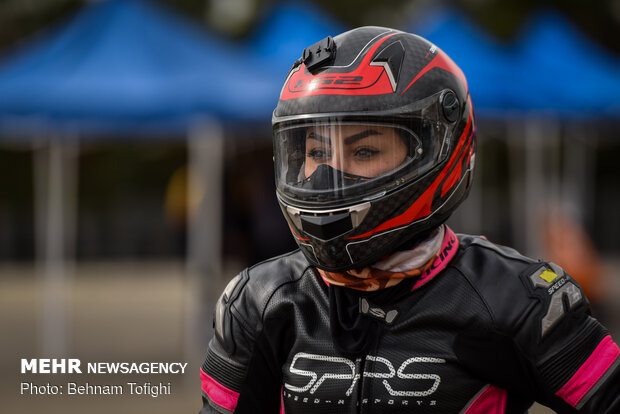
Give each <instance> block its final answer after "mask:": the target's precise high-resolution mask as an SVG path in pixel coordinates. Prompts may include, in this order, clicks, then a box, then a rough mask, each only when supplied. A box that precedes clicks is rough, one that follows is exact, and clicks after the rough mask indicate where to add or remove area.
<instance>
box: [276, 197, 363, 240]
mask: <svg viewBox="0 0 620 414" xmlns="http://www.w3.org/2000/svg"><path fill="white" fill-rule="evenodd" d="M280 201H281V200H280ZM281 202H282V201H281ZM369 210H370V202H364V203H360V204H356V205H353V206H349V207H345V208H338V209H331V210H307V209H301V208H297V207H292V206H289V205H287V206H286V213H287V214H288V216H289V218H290V219H291V221H292V222H293V223H294V224H295V226H296V227H297V228H298V229H300V230H303V231H304V233H305V234H307V235H310V236H312V237H314V238H316V239H318V240H321V241H327V240H331V239H333V238H335V237H338V236H342V235H343V234H345V233H348V232H349V231H351V230H353V229H355V228H357V226H359V225H360V224H361V223H362V221H363V220H364V218H365V217H366V214H368V211H369Z"/></svg>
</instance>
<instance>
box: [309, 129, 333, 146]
mask: <svg viewBox="0 0 620 414" xmlns="http://www.w3.org/2000/svg"><path fill="white" fill-rule="evenodd" d="M306 139H314V140H316V141H319V142H321V143H322V144H331V139H329V137H324V136H323V135H321V134H317V133H316V132H311V133H309V134H308V136H307V137H306Z"/></svg>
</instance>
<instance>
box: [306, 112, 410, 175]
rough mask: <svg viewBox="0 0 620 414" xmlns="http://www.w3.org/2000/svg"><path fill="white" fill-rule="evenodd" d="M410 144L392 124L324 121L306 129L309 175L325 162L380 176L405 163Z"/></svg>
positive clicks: (340, 168)
mask: <svg viewBox="0 0 620 414" xmlns="http://www.w3.org/2000/svg"><path fill="white" fill-rule="evenodd" d="M407 152H408V150H407V145H406V144H405V142H404V140H403V139H402V138H401V137H400V135H399V134H398V132H397V131H396V130H395V129H394V128H391V127H388V126H377V125H338V124H331V125H328V124H326V125H324V126H315V127H310V128H308V130H307V131H306V162H305V171H304V172H305V176H306V177H309V176H310V175H312V173H313V172H314V171H315V170H316V169H317V167H318V166H319V165H321V164H327V165H329V166H330V167H332V168H334V169H336V170H340V171H342V172H344V173H348V174H352V175H357V176H361V177H367V178H371V177H376V176H378V175H380V174H383V173H385V172H388V171H390V170H392V169H394V168H396V167H398V166H399V165H400V164H402V163H403V161H404V160H405V158H406V157H407Z"/></svg>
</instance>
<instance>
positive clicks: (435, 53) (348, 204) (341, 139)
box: [272, 27, 476, 272]
mask: <svg viewBox="0 0 620 414" xmlns="http://www.w3.org/2000/svg"><path fill="white" fill-rule="evenodd" d="M272 125H273V143H274V163H275V178H276V193H277V198H278V202H279V204H280V207H281V209H282V212H283V214H284V217H285V218H286V220H287V222H288V225H289V227H290V229H291V232H292V234H293V236H294V238H295V240H296V242H297V244H298V245H299V247H300V249H301V251H302V252H303V254H304V255H305V256H306V258H307V259H308V260H309V261H310V263H311V264H313V265H314V266H316V267H318V268H320V269H323V270H327V271H332V272H338V271H344V270H349V269H353V268H360V267H363V266H366V265H369V264H372V263H374V262H377V261H379V260H380V259H381V258H382V257H384V256H386V255H387V254H389V253H391V252H393V251H394V250H396V249H398V248H399V246H401V245H403V244H404V243H406V242H408V241H411V240H417V239H419V238H420V237H422V236H423V235H425V234H428V232H429V231H431V230H433V229H435V228H436V227H437V226H439V225H440V224H441V223H443V222H444V221H445V220H447V219H448V217H449V216H450V214H451V213H452V212H453V211H454V209H456V207H457V206H458V205H459V204H460V203H461V202H462V201H463V200H464V199H465V198H466V196H467V194H468V192H469V188H470V186H471V182H472V176H473V169H474V159H475V155H474V154H475V147H476V125H475V119H474V113H473V107H472V103H471V99H470V96H469V91H468V87H467V81H466V79H465V76H464V75H463V72H462V71H461V70H460V69H459V68H458V66H457V65H456V64H455V63H454V62H453V61H452V60H451V59H450V58H449V57H448V56H447V55H446V54H445V53H444V52H443V51H441V50H440V49H439V48H438V47H437V46H435V45H434V44H432V43H430V42H429V41H427V40H425V39H423V38H422V37H419V36H416V35H414V34H410V33H405V32H401V31H398V30H394V29H389V28H383V27H361V28H357V29H353V30H350V31H348V32H345V33H342V34H340V35H338V36H336V37H334V38H332V37H327V38H326V39H323V40H322V41H320V42H318V43H316V44H314V45H312V46H310V47H308V48H307V49H305V50H304V51H303V54H302V57H301V58H300V59H298V60H297V61H296V62H295V63H294V64H293V67H292V68H291V70H290V71H289V73H288V76H287V77H286V80H285V82H284V86H283V87H282V90H281V93H280V99H279V101H278V104H277V107H276V108H275V110H274V112H273V118H272Z"/></svg>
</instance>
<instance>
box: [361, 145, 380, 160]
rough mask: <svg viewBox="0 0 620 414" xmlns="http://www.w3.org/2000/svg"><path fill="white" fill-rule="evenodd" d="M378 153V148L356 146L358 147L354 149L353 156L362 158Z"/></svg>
mask: <svg viewBox="0 0 620 414" xmlns="http://www.w3.org/2000/svg"><path fill="white" fill-rule="evenodd" d="M378 153H379V150H377V149H374V148H368V147H361V148H358V149H356V150H355V157H357V158H362V159H367V158H371V157H374V156H375V155H377V154H378Z"/></svg>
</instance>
